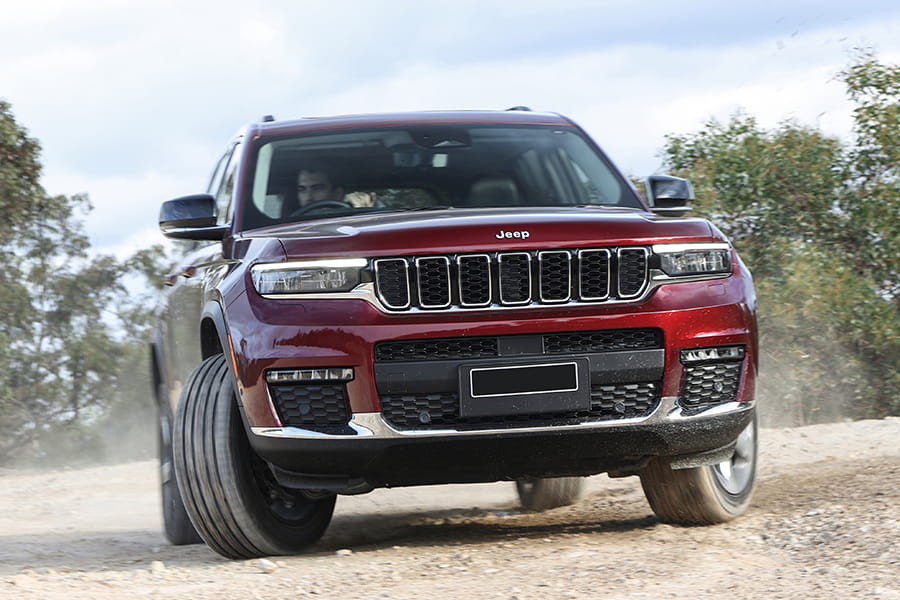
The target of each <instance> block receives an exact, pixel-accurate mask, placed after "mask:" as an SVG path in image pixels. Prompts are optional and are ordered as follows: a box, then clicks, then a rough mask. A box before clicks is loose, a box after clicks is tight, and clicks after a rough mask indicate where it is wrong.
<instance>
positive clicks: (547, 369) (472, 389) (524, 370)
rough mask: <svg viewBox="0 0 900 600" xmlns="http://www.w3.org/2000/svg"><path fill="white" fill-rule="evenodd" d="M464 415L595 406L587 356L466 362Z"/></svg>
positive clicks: (462, 376) (462, 394)
mask: <svg viewBox="0 0 900 600" xmlns="http://www.w3.org/2000/svg"><path fill="white" fill-rule="evenodd" d="M459 375H460V377H459V379H460V382H459V383H460V386H459V389H460V400H459V414H460V416H461V417H464V418H465V417H502V416H514V415H520V414H542V413H567V412H578V411H587V410H590V407H591V384H590V365H589V363H588V360H587V359H586V358H569V359H567V360H561V361H540V362H537V361H534V360H533V359H532V360H530V361H527V362H503V363H491V364H484V363H480V364H478V365H463V366H461V367H460V370H459Z"/></svg>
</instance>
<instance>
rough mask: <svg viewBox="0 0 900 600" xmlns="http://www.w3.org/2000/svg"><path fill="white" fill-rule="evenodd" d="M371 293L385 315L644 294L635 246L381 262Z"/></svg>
mask: <svg viewBox="0 0 900 600" xmlns="http://www.w3.org/2000/svg"><path fill="white" fill-rule="evenodd" d="M373 264H374V271H375V290H376V293H377V295H378V298H379V299H380V300H381V302H382V303H383V304H384V306H385V307H386V308H387V309H388V310H398V311H399V310H407V309H410V308H417V309H420V310H443V309H448V308H452V307H460V308H467V309H474V308H487V307H490V306H510V307H514V306H528V305H536V304H564V303H570V302H605V301H623V300H636V299H638V298H640V297H641V296H642V295H643V294H645V293H646V291H647V289H648V287H649V274H650V251H649V249H647V248H643V247H626V248H586V249H581V250H533V251H521V252H496V253H483V254H459V255H448V256H424V257H418V258H412V257H410V258H402V257H397V258H381V259H377V260H375V261H374V263H373Z"/></svg>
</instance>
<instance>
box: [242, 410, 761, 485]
mask: <svg viewBox="0 0 900 600" xmlns="http://www.w3.org/2000/svg"><path fill="white" fill-rule="evenodd" d="M754 411H755V405H754V403H753V402H732V403H728V404H722V405H718V406H714V407H710V408H707V409H706V410H702V411H699V412H698V411H690V410H685V409H683V408H681V407H679V406H678V405H677V398H672V397H667V398H663V400H662V402H661V403H660V405H659V407H658V409H657V410H656V411H655V412H654V413H653V414H652V415H650V416H649V417H647V418H643V419H631V420H619V421H615V422H601V423H583V424H577V425H559V426H548V427H527V428H524V427H523V428H504V429H496V430H490V429H488V430H479V431H458V430H452V429H446V430H423V431H415V430H411V431H399V430H397V429H394V428H392V427H391V426H390V425H388V424H387V423H386V422H385V421H384V420H383V419H382V417H381V415H380V414H378V413H362V414H359V413H358V414H355V415H353V419H352V420H351V422H350V429H351V430H352V433H347V434H326V433H322V432H317V431H308V430H303V429H298V428H293V427H254V428H251V430H250V434H251V435H250V441H251V444H252V446H253V448H254V449H255V450H256V452H257V453H259V454H260V455H261V456H262V457H263V458H264V459H266V460H267V461H269V462H270V463H272V464H273V465H276V467H275V470H276V473H277V474H279V476H280V479H281V480H282V482H283V483H285V484H286V485H290V486H293V487H299V488H308V489H330V490H333V491H339V492H345V493H352V492H354V491H356V492H360V491H368V490H369V489H372V488H375V487H385V486H403V485H426V484H437V483H475V482H488V481H499V480H515V479H521V478H527V477H562V476H582V475H593V474H596V473H602V472H606V471H618V472H632V471H634V470H636V469H638V468H639V467H640V466H641V465H642V464H643V463H645V462H646V460H647V459H649V458H652V457H656V456H666V457H671V458H673V459H686V458H689V457H696V456H698V455H704V454H711V455H715V453H716V451H717V450H720V449H722V448H727V447H728V446H729V445H731V444H733V442H734V441H735V440H736V439H737V437H738V435H739V434H740V433H741V431H743V430H744V428H745V427H747V425H748V424H749V423H750V422H751V420H752V419H753V413H754Z"/></svg>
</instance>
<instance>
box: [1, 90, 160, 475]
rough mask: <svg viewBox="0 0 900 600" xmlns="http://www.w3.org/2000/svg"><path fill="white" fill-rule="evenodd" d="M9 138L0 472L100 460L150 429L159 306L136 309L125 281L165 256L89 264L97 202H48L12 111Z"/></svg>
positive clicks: (141, 300) (33, 148) (146, 303)
mask: <svg viewBox="0 0 900 600" xmlns="http://www.w3.org/2000/svg"><path fill="white" fill-rule="evenodd" d="M0 128H2V130H0V144H2V146H0V152H2V153H3V156H4V161H3V162H2V163H0V205H2V206H4V207H7V208H8V207H10V206H11V207H13V208H11V209H10V210H6V208H3V209H2V210H0V231H3V232H5V233H4V235H2V236H0V251H2V253H3V256H4V261H3V264H2V265H0V303H2V304H0V305H2V306H3V307H4V310H3V311H2V312H0V428H2V430H3V431H4V435H3V437H2V438H0V465H3V464H8V463H11V462H13V461H16V462H20V461H22V460H23V459H40V458H42V457H51V456H52V457H54V458H60V457H65V459H66V460H69V461H71V460H78V459H80V458H83V459H96V458H97V457H98V456H99V453H100V451H101V450H102V449H103V448H104V446H105V444H107V439H108V436H106V435H104V434H105V432H106V431H107V430H111V431H122V430H123V429H125V430H127V429H129V427H131V424H132V423H134V422H135V419H136V418H137V419H141V420H144V421H145V422H150V420H149V419H148V414H149V413H151V412H152V407H153V403H152V402H151V401H150V394H151V390H152V388H151V386H150V384H149V381H147V379H148V375H147V371H148V368H147V365H148V364H149V357H148V356H147V339H148V337H149V330H150V298H149V296H141V297H130V296H129V294H127V293H126V289H125V286H124V285H123V276H124V275H128V274H140V273H149V272H150V271H151V269H152V267H151V265H152V263H153V261H154V260H156V261H157V264H158V261H160V260H162V251H161V249H160V248H158V247H155V248H150V249H147V250H143V251H141V252H140V253H138V254H137V255H136V256H135V257H133V258H132V259H130V260H129V261H125V262H124V263H122V262H120V261H118V260H116V259H115V258H113V257H111V256H96V255H89V254H88V250H89V247H90V244H89V241H88V239H87V237H86V235H85V234H84V232H83V229H82V223H83V218H84V215H85V214H86V213H87V211H89V210H90V208H91V207H90V202H89V201H88V199H87V198H86V197H85V196H80V195H76V196H49V195H47V194H46V193H45V192H44V190H43V188H42V187H41V186H40V185H39V184H38V177H39V174H40V162H39V151H40V147H39V145H38V144H37V143H36V142H35V141H34V140H31V139H30V138H28V136H27V134H26V132H25V130H24V129H23V128H21V127H20V126H19V125H17V124H16V122H15V119H14V118H13V115H12V113H11V111H10V108H9V105H8V104H5V103H0ZM154 280H155V278H154ZM126 373H127V374H128V375H127V376H126V375H125V374H126ZM124 405H128V406H129V407H130V409H129V410H120V411H118V412H117V411H116V408H117V407H121V406H124ZM111 416H115V417H116V418H117V419H118V420H117V421H116V422H112V421H111V420H110V417H111ZM147 431H148V434H147V435H146V436H145V438H148V439H145V445H147V446H148V447H150V443H149V437H150V436H151V435H152V434H151V433H149V432H152V431H153V428H152V427H148V428H147Z"/></svg>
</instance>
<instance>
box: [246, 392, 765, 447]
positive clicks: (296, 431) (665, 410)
mask: <svg viewBox="0 0 900 600" xmlns="http://www.w3.org/2000/svg"><path fill="white" fill-rule="evenodd" d="M677 400H678V397H677V396H666V397H663V398H662V399H661V401H660V403H659V406H658V407H657V408H656V410H655V411H653V413H652V414H650V415H649V416H646V417H641V418H635V419H617V420H609V421H594V422H591V423H579V424H577V425H558V426H554V427H515V428H505V429H478V430H463V431H461V430H457V429H427V430H402V431H401V430H399V429H394V428H393V427H391V426H390V425H389V424H388V423H387V422H386V421H385V420H384V419H383V418H382V417H381V413H377V412H372V413H355V414H354V415H353V418H352V419H351V420H350V423H349V424H348V425H349V427H350V429H351V430H352V431H353V433H346V434H330V433H322V432H319V431H310V430H307V429H301V428H299V427H251V428H250V431H251V432H252V433H253V434H254V435H258V436H261V437H269V438H280V439H297V440H303V439H321V438H327V439H335V440H347V439H354V438H365V439H370V440H371V439H402V438H422V437H434V438H447V437H471V436H483V435H498V434H503V435H510V434H519V433H551V432H559V431H583V430H594V429H610V428H614V427H629V426H639V425H657V424H665V423H683V422H687V421H698V420H702V419H706V418H709V417H715V416H719V415H724V414H732V413H739V412H743V411H748V410H751V409H752V408H753V407H754V406H755V401H751V402H727V403H725V404H719V405H717V406H711V407H710V408H707V409H705V410H702V411H699V412H698V409H691V410H687V411H686V410H685V409H683V408H682V407H680V406H677V404H676V402H677Z"/></svg>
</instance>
